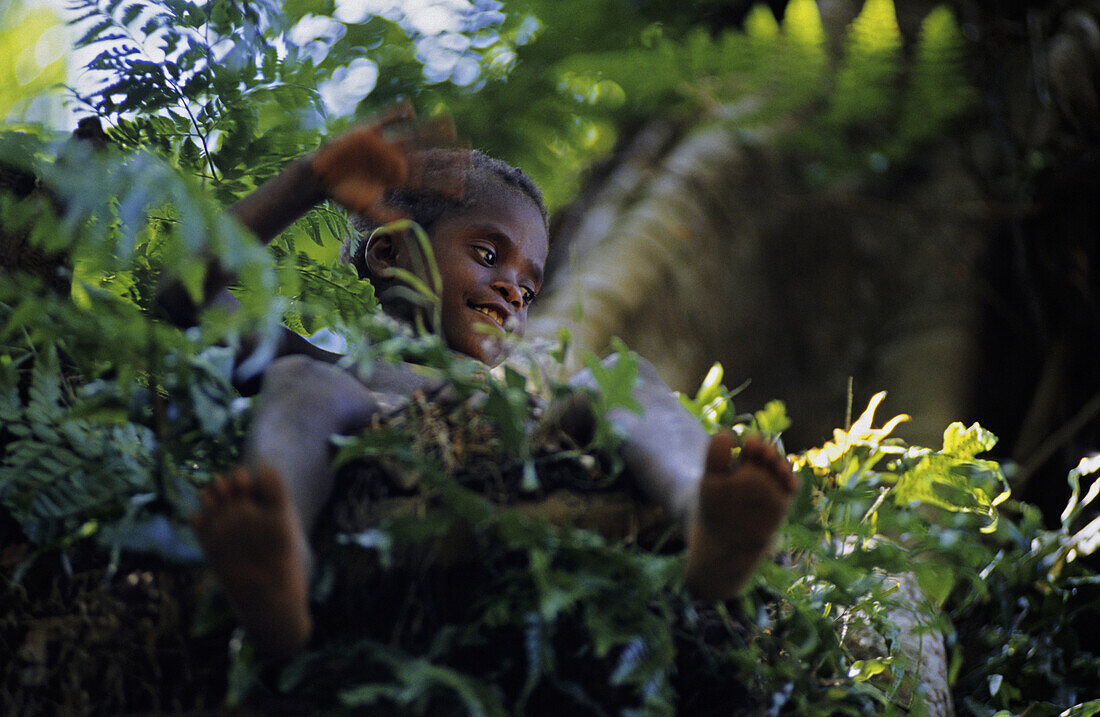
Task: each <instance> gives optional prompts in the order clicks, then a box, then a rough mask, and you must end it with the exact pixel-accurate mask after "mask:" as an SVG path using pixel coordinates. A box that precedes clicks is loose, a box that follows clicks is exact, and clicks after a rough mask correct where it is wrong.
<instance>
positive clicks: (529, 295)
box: [521, 289, 535, 305]
mask: <svg viewBox="0 0 1100 717" xmlns="http://www.w3.org/2000/svg"><path fill="white" fill-rule="evenodd" d="M521 291H522V292H523V303H524V305H527V304H530V303H531V302H532V301H534V300H535V292H533V291H531V290H530V289H522V290H521Z"/></svg>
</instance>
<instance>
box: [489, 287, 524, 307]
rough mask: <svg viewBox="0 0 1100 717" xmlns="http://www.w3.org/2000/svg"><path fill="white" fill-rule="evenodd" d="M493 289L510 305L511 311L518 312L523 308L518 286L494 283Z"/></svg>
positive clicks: (521, 295)
mask: <svg viewBox="0 0 1100 717" xmlns="http://www.w3.org/2000/svg"><path fill="white" fill-rule="evenodd" d="M493 288H494V289H495V290H496V291H497V293H499V294H500V295H501V296H503V297H504V300H505V301H507V302H508V303H509V304H511V305H512V308H513V309H515V310H516V311H519V310H520V309H522V308H523V294H522V292H520V290H519V287H518V286H516V285H515V284H513V283H511V282H509V281H494V282H493Z"/></svg>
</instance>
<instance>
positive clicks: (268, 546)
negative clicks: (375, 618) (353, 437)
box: [195, 356, 379, 655]
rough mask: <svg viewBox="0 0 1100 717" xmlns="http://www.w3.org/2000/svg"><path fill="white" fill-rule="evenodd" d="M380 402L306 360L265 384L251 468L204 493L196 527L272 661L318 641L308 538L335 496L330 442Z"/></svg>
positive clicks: (273, 373) (248, 457) (293, 362)
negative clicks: (314, 632) (312, 613)
mask: <svg viewBox="0 0 1100 717" xmlns="http://www.w3.org/2000/svg"><path fill="white" fill-rule="evenodd" d="M377 399H378V396H377V395H376V394H375V393H374V392H372V391H370V390H369V389H367V388H366V387H365V386H364V385H363V384H362V383H360V382H359V381H358V380H357V379H356V378H355V377H354V376H352V375H351V374H348V373H346V372H344V371H342V370H340V369H338V368H336V367H334V366H331V365H329V364H326V363H322V362H319V361H316V360H313V359H309V358H306V357H303V356H293V357H289V358H285V359H281V360H279V361H276V362H275V363H273V364H272V365H271V367H270V368H269V369H268V371H267V373H266V375H265V377H264V387H263V391H262V393H261V394H260V398H259V406H258V408H257V413H256V417H255V420H254V422H253V425H252V428H251V432H250V434H249V437H248V441H247V444H246V449H245V463H244V465H243V466H238V467H236V468H234V469H232V470H231V471H229V472H228V473H227V474H225V475H223V476H219V477H218V478H216V479H215V480H214V482H213V483H211V485H210V486H209V487H208V488H207V490H206V491H205V492H204V493H203V496H202V502H203V510H202V511H201V512H200V513H199V515H197V516H196V517H195V529H196V532H197V534H198V537H199V542H200V543H201V544H202V546H203V550H204V552H205V553H206V556H207V559H208V560H209V561H210V565H211V567H212V568H213V569H214V572H215V573H216V574H217V576H218V578H219V579H220V580H221V582H222V584H223V585H224V587H225V589H226V592H227V594H228V596H229V600H230V603H231V605H232V606H233V609H234V611H235V612H236V614H237V617H238V618H239V619H240V621H241V624H242V625H243V626H244V628H245V630H246V631H247V632H248V633H249V635H250V636H251V637H252V638H253V639H254V640H255V641H256V643H257V645H258V646H259V647H260V648H261V649H263V650H264V651H265V652H268V653H270V654H280V655H285V654H290V653H292V652H294V651H295V650H298V649H300V648H301V647H302V646H303V645H305V643H306V641H307V640H308V639H309V635H310V632H311V630H312V621H311V619H310V615H309V579H310V575H311V572H312V569H313V556H312V552H311V550H310V547H309V542H308V538H309V533H310V531H311V530H312V528H313V524H314V522H315V521H316V519H317V516H318V515H319V514H320V512H321V509H322V508H323V507H324V505H325V502H326V501H327V500H328V498H329V496H330V494H331V492H332V482H333V476H332V470H331V468H330V467H329V462H330V445H329V437H330V436H331V435H332V434H334V433H338V432H348V431H353V430H356V429H359V428H362V427H364V426H365V425H367V424H368V422H369V421H370V419H371V417H372V416H373V415H374V414H375V413H376V412H377V411H378V410H379V401H378V400H377Z"/></svg>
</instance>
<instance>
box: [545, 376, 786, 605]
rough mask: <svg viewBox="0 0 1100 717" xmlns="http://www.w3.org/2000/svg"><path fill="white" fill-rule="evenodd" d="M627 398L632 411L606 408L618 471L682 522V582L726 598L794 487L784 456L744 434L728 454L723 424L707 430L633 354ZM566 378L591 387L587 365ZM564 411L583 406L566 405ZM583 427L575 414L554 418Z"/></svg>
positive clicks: (729, 438)
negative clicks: (615, 433)
mask: <svg viewBox="0 0 1100 717" xmlns="http://www.w3.org/2000/svg"><path fill="white" fill-rule="evenodd" d="M638 378H639V384H638V386H637V387H636V388H635V390H634V397H635V398H636V399H637V400H638V402H639V403H640V404H641V405H642V408H643V412H642V413H641V414H640V415H639V414H636V413H633V412H631V411H628V410H626V409H622V408H616V409H613V410H612V411H611V412H610V415H609V419H610V420H612V421H614V422H615V423H616V424H617V425H618V426H619V428H620V429H622V431H623V433H624V434H625V436H626V439H625V441H624V442H623V445H622V448H621V451H622V457H623V461H624V462H625V464H626V470H627V472H628V474H629V475H630V477H631V478H632V479H633V480H635V481H636V482H637V484H638V486H639V487H640V488H641V489H642V491H643V492H645V493H646V495H648V496H649V498H650V499H651V500H652V501H654V502H655V503H656V504H658V505H660V506H661V507H662V508H663V509H664V510H665V511H666V512H667V513H668V515H669V517H670V518H672V519H674V520H676V521H677V522H678V523H679V524H680V525H682V526H683V528H684V532H685V535H686V536H687V538H688V560H687V567H686V574H685V581H686V584H687V586H688V587H689V588H690V589H691V590H692V591H694V592H695V593H696V594H697V595H699V596H700V597H703V598H708V599H724V598H728V597H732V596H733V595H734V594H736V592H737V591H738V590H739V589H740V588H741V587H742V586H743V585H744V583H745V582H746V581H747V580H748V578H749V576H750V575H751V574H752V569H753V568H754V567H755V565H756V563H757V562H758V561H759V559H760V558H761V557H762V556H763V555H764V552H765V551H766V549H767V547H768V544H769V543H770V542H771V539H772V536H773V535H774V534H775V532H776V530H778V528H779V526H780V525H781V524H782V522H783V519H784V518H785V517H786V515H787V512H788V510H789V509H790V504H791V500H792V498H793V497H794V493H795V492H796V491H797V488H798V479H797V478H796V477H795V476H794V474H793V473H792V472H791V468H790V465H789V464H788V463H787V460H786V458H785V457H784V456H783V455H782V454H780V453H779V451H778V450H777V449H776V448H775V447H774V446H772V445H770V444H767V443H765V442H764V441H763V440H761V439H759V438H755V437H750V438H748V439H746V441H745V445H744V446H743V447H742V449H741V455H740V457H739V458H738V459H736V460H734V458H733V454H732V449H733V446H734V443H735V442H736V439H735V438H734V436H733V434H732V433H729V432H728V431H725V432H721V433H719V434H717V435H715V436H713V437H712V436H709V435H708V434H707V432H706V431H705V430H704V429H703V427H702V426H701V425H700V424H699V421H698V420H697V419H696V418H695V417H694V416H692V415H691V414H690V413H688V412H687V410H686V409H684V407H683V406H682V405H680V402H679V401H677V400H676V397H675V396H673V394H672V389H670V388H669V387H668V385H667V384H666V383H665V382H664V381H663V380H662V379H661V378H660V376H659V375H658V374H657V370H656V369H655V368H654V367H653V365H652V364H650V363H649V362H648V361H645V360H644V359H641V358H639V359H638ZM570 382H571V383H572V384H573V385H578V386H588V387H590V388H595V381H594V380H593V379H592V375H591V373H590V372H589V371H587V370H585V371H582V372H580V373H579V374H577V376H575V377H574V378H573V379H572V380H571V381H570ZM567 408H568V409H570V411H571V413H573V414H578V413H583V410H585V409H587V407H584V406H582V407H578V406H570V407H567ZM562 418H563V420H565V421H566V422H568V423H572V424H573V425H578V426H586V425H587V424H588V423H590V422H591V421H588V422H587V423H586V421H584V420H581V418H583V415H582V416H581V418H578V416H577V415H571V416H570V415H567V416H564V417H562Z"/></svg>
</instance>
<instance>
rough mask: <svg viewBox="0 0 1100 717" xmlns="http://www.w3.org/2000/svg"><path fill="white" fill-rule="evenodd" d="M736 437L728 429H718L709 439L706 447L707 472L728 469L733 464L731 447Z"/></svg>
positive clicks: (719, 471)
mask: <svg viewBox="0 0 1100 717" xmlns="http://www.w3.org/2000/svg"><path fill="white" fill-rule="evenodd" d="M736 442H737V439H736V437H735V436H734V435H733V433H732V432H730V431H724V430H723V431H719V432H718V433H715V434H714V436H713V437H712V438H711V439H710V445H709V446H708V447H707V467H706V471H707V472H708V473H721V472H724V471H728V470H730V467H731V465H732V464H733V447H734V445H735V444H736Z"/></svg>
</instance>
